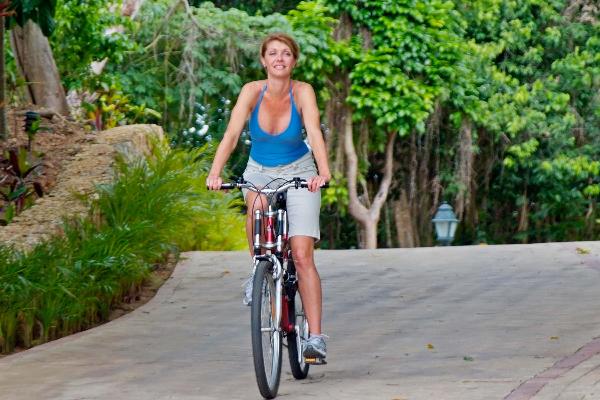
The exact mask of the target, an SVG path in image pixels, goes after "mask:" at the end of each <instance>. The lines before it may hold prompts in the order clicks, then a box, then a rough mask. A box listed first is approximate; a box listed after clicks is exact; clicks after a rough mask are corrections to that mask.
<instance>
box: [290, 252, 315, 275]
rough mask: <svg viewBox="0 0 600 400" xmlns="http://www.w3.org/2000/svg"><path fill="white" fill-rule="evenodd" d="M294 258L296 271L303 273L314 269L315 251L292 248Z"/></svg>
mask: <svg viewBox="0 0 600 400" xmlns="http://www.w3.org/2000/svg"><path fill="white" fill-rule="evenodd" d="M292 257H293V258H294V264H295V265H296V269H298V270H300V271H302V270H306V269H308V268H314V265H315V263H314V260H313V251H312V249H310V248H302V247H301V248H292Z"/></svg>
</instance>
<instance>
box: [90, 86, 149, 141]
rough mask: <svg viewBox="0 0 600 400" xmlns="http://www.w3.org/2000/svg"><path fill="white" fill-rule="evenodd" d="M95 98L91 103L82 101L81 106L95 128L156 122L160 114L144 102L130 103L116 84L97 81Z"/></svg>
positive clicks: (128, 98) (102, 128)
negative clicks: (139, 103) (138, 103)
mask: <svg viewBox="0 0 600 400" xmlns="http://www.w3.org/2000/svg"><path fill="white" fill-rule="evenodd" d="M95 93H96V95H97V99H96V100H94V101H93V102H91V103H88V102H85V101H84V102H83V103H82V107H83V109H84V110H85V111H86V112H87V117H88V121H91V122H92V125H93V127H94V129H95V130H104V129H110V128H114V127H115V126H117V125H127V124H133V123H138V122H142V121H143V122H146V123H151V122H157V121H159V120H160V118H161V114H160V113H159V112H158V111H156V110H153V109H151V108H148V107H146V105H145V104H143V103H142V104H141V105H137V104H134V103H132V101H131V100H130V96H127V95H125V94H124V93H123V91H122V90H121V89H120V87H119V86H118V84H115V83H113V84H112V85H110V86H109V85H107V84H106V83H104V82H102V81H99V82H98V88H97V89H96V91H95Z"/></svg>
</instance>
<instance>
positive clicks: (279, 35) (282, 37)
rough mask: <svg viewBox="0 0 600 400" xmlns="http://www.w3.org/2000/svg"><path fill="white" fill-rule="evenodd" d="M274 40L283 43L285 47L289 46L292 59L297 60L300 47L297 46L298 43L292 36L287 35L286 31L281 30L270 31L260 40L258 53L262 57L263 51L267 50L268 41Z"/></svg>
mask: <svg viewBox="0 0 600 400" xmlns="http://www.w3.org/2000/svg"><path fill="white" fill-rule="evenodd" d="M274 40H278V41H280V42H282V43H285V44H286V45H287V47H289V48H290V50H291V51H292V55H293V56H294V59H295V60H298V57H300V47H299V46H298V43H296V41H295V40H294V38H292V37H291V36H290V35H288V34H287V33H283V32H275V33H271V34H269V35H268V36H267V37H266V38H265V39H264V40H263V41H262V44H261V45H260V55H261V56H263V57H264V56H265V53H266V51H267V46H268V45H269V43H271V42H272V41H274Z"/></svg>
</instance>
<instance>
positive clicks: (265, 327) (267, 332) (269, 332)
mask: <svg viewBox="0 0 600 400" xmlns="http://www.w3.org/2000/svg"><path fill="white" fill-rule="evenodd" d="M272 272H273V264H272V263H271V262H269V261H261V262H260V263H259V264H258V265H257V266H256V272H255V273H254V283H253V285H254V287H253V292H252V310H251V317H250V318H251V324H250V325H251V330H252V354H253V357H254V372H255V373H256V383H257V384H258V390H259V391H260V394H261V395H262V396H263V397H264V398H266V399H272V398H274V397H275V396H277V390H278V389H279V380H280V377H281V330H280V329H279V326H277V325H278V324H277V321H276V312H277V310H276V304H277V303H276V287H275V285H276V283H275V281H274V279H273V273H272Z"/></svg>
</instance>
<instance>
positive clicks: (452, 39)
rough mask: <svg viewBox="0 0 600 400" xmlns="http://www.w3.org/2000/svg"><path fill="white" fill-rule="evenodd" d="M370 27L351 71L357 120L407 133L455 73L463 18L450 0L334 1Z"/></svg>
mask: <svg viewBox="0 0 600 400" xmlns="http://www.w3.org/2000/svg"><path fill="white" fill-rule="evenodd" d="M338 7H341V8H342V9H343V10H344V11H346V12H348V13H349V14H350V16H351V17H352V18H353V20H354V21H355V22H357V23H359V24H360V25H361V26H363V27H364V28H366V29H368V32H369V34H368V36H365V35H364V34H363V36H364V37H363V41H364V45H365V47H366V50H365V55H364V56H363V57H362V58H361V60H360V62H359V63H358V64H357V65H356V67H355V68H354V69H353V71H352V73H351V75H350V76H351V79H352V92H351V95H350V97H349V98H348V101H349V102H350V104H352V105H353V106H354V107H355V114H354V116H355V118H356V119H357V120H363V119H365V118H370V119H372V120H373V121H374V122H375V124H376V125H377V126H378V127H380V128H381V129H383V130H384V131H393V132H398V133H400V134H401V135H406V134H408V133H409V132H410V131H411V130H412V129H415V128H416V129H417V130H419V131H421V132H422V131H423V130H424V122H425V119H426V118H427V116H428V115H429V114H430V113H431V111H432V110H433V106H434V103H435V101H436V99H437V98H438V97H439V96H440V95H441V94H442V91H443V88H444V85H445V82H447V81H450V80H453V79H454V78H455V76H456V71H455V65H456V64H457V63H458V61H459V60H460V59H461V58H462V54H461V50H462V47H461V39H462V38H461V32H462V25H463V22H462V20H461V19H460V15H459V14H458V13H457V12H456V11H455V10H454V7H453V4H452V3H451V2H448V1H401V2H398V1H396V2H387V1H362V2H356V3H343V5H340V4H338Z"/></svg>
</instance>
